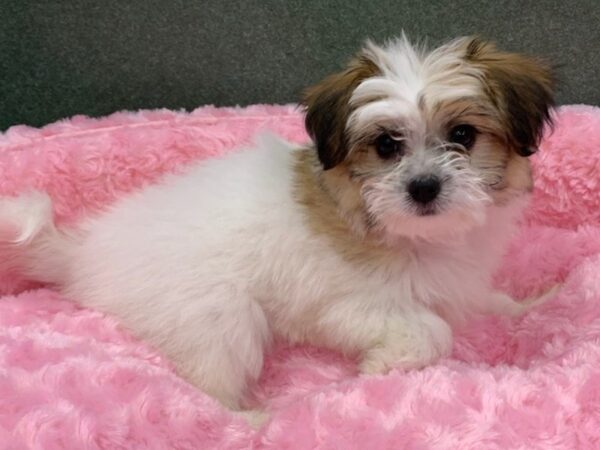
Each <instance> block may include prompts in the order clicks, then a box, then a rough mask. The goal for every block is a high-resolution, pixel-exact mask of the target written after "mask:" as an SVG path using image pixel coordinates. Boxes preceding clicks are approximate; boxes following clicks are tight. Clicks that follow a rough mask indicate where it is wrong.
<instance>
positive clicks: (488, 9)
mask: <svg viewBox="0 0 600 450" xmlns="http://www.w3.org/2000/svg"><path fill="white" fill-rule="evenodd" d="M0 23H1V25H0V129H5V128H6V127H8V126H9V125H11V124H15V123H27V124H31V125H42V124H45V123H48V122H51V121H54V120H56V119H59V118H62V117H67V116H71V115H73V114H89V115H94V116H97V115H103V114H108V113H110V112H113V111H116V110H121V109H138V108H158V107H167V108H187V109H190V108H194V107H196V106H198V105H202V104H207V103H212V104H217V105H233V104H249V103H284V102H292V101H296V100H297V98H298V95H299V93H300V91H301V89H302V88H303V87H304V86H306V85H307V84H309V83H312V82H314V81H316V80H318V79H319V78H320V77H322V76H323V75H325V74H326V73H328V72H330V71H333V70H335V69H336V68H338V67H340V65H341V64H343V62H344V61H345V60H347V59H348V58H349V57H350V56H351V55H352V53H354V51H355V50H356V49H357V47H358V46H359V45H360V43H361V42H362V41H363V40H364V39H365V38H366V37H372V38H374V39H376V40H381V39H383V38H386V37H389V36H393V35H396V34H398V33H399V32H400V31H401V30H402V29H404V30H406V31H407V33H408V34H409V36H411V37H419V38H423V37H426V38H428V39H429V41H430V42H431V43H439V42H440V41H442V40H445V39H447V38H449V37H455V36H459V35H464V34H470V33H478V34H481V35H483V36H485V37H489V38H493V39H495V40H497V41H498V42H499V43H500V44H501V45H503V46H504V47H505V48H508V49H512V50H519V51H525V52H529V53H532V54H539V55H542V56H545V57H547V58H548V59H550V60H552V61H553V62H555V63H556V64H558V65H559V66H560V68H559V77H560V79H561V87H560V91H559V93H558V101H559V103H588V104H600V83H599V80H598V73H599V72H600V70H599V69H600V27H599V25H598V24H600V1H599V0H578V1H560V0H557V1H553V0H537V1H507V0H503V1H494V0H489V1H478V0H457V1H442V0H437V1H412V2H411V1H392V0H376V1H375V0H372V1H367V0H364V1H363V0H331V1H318V0H262V1H261V0H243V1H242V0H240V1H237V2H232V1H226V0H214V1H213V0H205V1H184V0H98V1H91V0H71V1H66V0H54V1H51V0H44V1H42V0H38V1H35V0H0Z"/></svg>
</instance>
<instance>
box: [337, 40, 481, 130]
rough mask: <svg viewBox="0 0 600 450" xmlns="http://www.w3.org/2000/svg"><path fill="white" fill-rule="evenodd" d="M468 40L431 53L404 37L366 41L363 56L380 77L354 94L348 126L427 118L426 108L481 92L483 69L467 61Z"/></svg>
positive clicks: (367, 83) (370, 79)
mask: <svg viewBox="0 0 600 450" xmlns="http://www.w3.org/2000/svg"><path fill="white" fill-rule="evenodd" d="M467 43H468V40H467V39H466V38H462V39H457V40H455V41H452V42H450V43H448V44H446V45H444V46H442V47H438V48H437V49H435V50H433V51H431V52H427V51H425V50H424V49H423V48H422V47H419V46H414V45H412V44H411V43H410V42H409V41H408V39H407V38H406V37H405V36H402V37H401V38H400V39H397V40H395V41H392V42H390V43H388V44H387V45H386V46H384V47H378V46H376V45H375V44H373V43H370V42H369V43H367V46H366V48H365V49H364V51H363V54H364V55H365V56H366V57H367V58H369V59H370V60H371V61H373V63H375V64H376V65H377V67H378V68H379V69H380V72H381V75H379V76H376V77H371V78H368V79H366V80H364V81H363V82H362V83H360V84H359V85H358V87H357V88H356V89H355V90H354V92H353V93H352V96H351V98H350V104H351V105H353V106H355V107H356V109H355V110H354V112H353V113H352V114H351V115H350V117H349V120H348V124H347V126H348V128H350V129H353V130H359V129H361V128H365V127H367V126H369V125H372V124H373V123H375V122H378V121H380V120H386V121H388V122H389V121H390V120H397V121H398V122H400V123H403V122H406V121H414V120H415V119H418V120H422V115H423V113H426V111H423V107H425V109H427V108H430V107H431V106H432V105H434V104H436V103H439V102H443V101H451V100H455V99H458V98H465V97H476V96H479V95H481V94H482V92H481V78H482V73H481V71H480V70H479V69H478V68H476V67H474V66H472V65H470V64H469V63H468V62H467V61H465V49H466V46H467Z"/></svg>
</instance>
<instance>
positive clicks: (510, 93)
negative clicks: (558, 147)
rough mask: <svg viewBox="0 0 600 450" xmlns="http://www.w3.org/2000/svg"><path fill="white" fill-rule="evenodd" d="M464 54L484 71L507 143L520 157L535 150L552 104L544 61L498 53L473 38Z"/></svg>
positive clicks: (491, 45) (489, 93) (551, 80)
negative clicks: (505, 131) (504, 130)
mask: <svg viewBox="0 0 600 450" xmlns="http://www.w3.org/2000/svg"><path fill="white" fill-rule="evenodd" d="M465 55H466V56H465V58H466V60H467V61H468V62H470V63H471V64H474V65H475V66H476V67H478V68H480V69H482V71H483V73H484V87H485V90H486V95H487V96H488V97H489V99H490V101H491V102H492V103H493V104H494V105H495V107H496V108H497V109H498V110H499V111H500V114H501V120H502V123H503V126H504V127H505V129H506V130H507V133H506V140H507V143H508V144H509V145H510V146H511V147H512V148H513V149H514V150H515V151H516V152H517V153H519V154H520V155H522V156H529V155H530V154H531V153H533V152H535V150H536V147H537V146H538V144H539V141H540V139H541V136H542V132H543V129H544V125H545V124H546V123H549V122H550V121H551V118H550V109H551V108H552V106H553V105H554V98H553V88H554V79H553V76H552V73H551V70H550V67H549V66H548V64H546V63H545V62H543V61H541V60H538V59H534V58H531V57H528V56H524V55H519V54H515V53H506V52H501V51H499V50H497V49H496V47H495V46H494V45H493V44H491V43H488V42H484V41H482V40H480V39H477V38H474V39H472V40H471V41H470V42H468V45H467V48H466V50H465Z"/></svg>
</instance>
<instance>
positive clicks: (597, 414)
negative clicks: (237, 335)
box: [0, 106, 600, 450]
mask: <svg viewBox="0 0 600 450" xmlns="http://www.w3.org/2000/svg"><path fill="white" fill-rule="evenodd" d="M265 128H268V129H271V130H273V131H275V132H277V133H278V134H280V135H282V136H284V137H286V138H288V139H290V140H293V141H297V142H304V141H306V139H307V137H306V135H305V132H304V130H303V126H302V117H301V114H300V112H298V111H297V110H296V109H295V108H294V107H293V106H280V107H277V106H252V107H249V108H245V109H227V108H223V109H218V108H212V107H206V108H200V109H198V110H196V111H194V112H192V113H177V112H171V111H166V110H161V111H142V112H138V113H117V114H113V115H111V116H109V117H107V118H103V119H89V118H85V117H74V118H72V119H70V120H67V121H62V122H59V123H55V124H52V125H49V126H47V127H44V128H42V129H33V128H28V127H22V126H19V127H13V128H11V129H10V130H9V131H8V132H6V133H5V134H4V135H0V193H1V194H14V193H17V192H21V191H24V190H26V189H28V188H32V187H36V188H41V189H45V190H47V191H49V192H50V194H51V195H52V197H53V198H54V200H55V205H56V211H55V212H56V216H57V218H58V220H59V221H61V222H63V223H64V222H76V221H77V220H79V219H80V218H81V217H83V216H84V215H86V214H89V213H91V212H93V211H96V210H99V209H101V208H102V207H104V206H106V205H107V204H109V203H110V202H111V201H113V200H114V199H116V198H118V197H119V196H122V195H124V194H125V193H126V192H128V191H131V190H132V189H136V188H139V187H141V186H143V185H145V184H148V183H152V182H154V181H155V180H157V179H158V178H159V177H160V176H161V175H162V174H163V173H166V172H172V171H177V170H180V169H181V168H182V167H184V166H185V165H186V164H188V163H189V162H190V161H193V160H198V159H201V158H207V157H211V156H213V155H217V154H221V153H223V152H227V151H230V150H231V149H233V148H234V147H235V146H236V145H239V144H240V143H242V142H247V141H248V140H250V139H251V137H252V136H253V135H254V134H255V133H256V132H257V131H258V130H260V129H265ZM532 161H533V163H534V167H535V173H536V177H537V184H536V190H535V195H534V199H533V203H532V206H531V208H530V209H529V210H528V213H527V216H526V218H525V220H524V225H523V227H522V228H521V231H520V233H519V235H518V236H516V237H515V239H514V242H513V244H512V247H511V249H510V251H509V254H508V256H507V258H506V260H505V263H504V265H503V267H502V268H501V270H500V271H499V273H498V274H497V283H498V286H499V287H501V288H502V289H505V290H506V291H508V292H511V293H512V294H513V295H515V296H517V297H523V296H526V295H530V294H533V293H536V292H539V291H541V290H543V289H545V288H547V287H549V286H550V285H552V284H554V283H555V282H557V281H560V282H562V283H564V285H563V289H562V291H561V292H560V294H559V295H558V296H557V297H556V298H554V299H553V300H551V301H550V302H548V303H547V304H545V305H542V306H540V307H539V308H537V309H536V310H534V311H532V312H531V313H530V314H528V315H526V316H525V317H522V318H518V319H508V318H481V319H478V320H474V321H472V322H471V323H469V324H468V325H466V326H464V327H463V328H462V329H460V330H456V342H455V346H454V353H453V355H452V358H449V359H447V360H444V361H441V362H440V363H439V364H436V365H435V366H432V367H429V368H427V369H425V370H422V371H414V372H408V373H403V372H401V371H393V372H392V373H390V374H388V375H386V376H369V377H366V376H359V375H357V373H356V367H355V363H354V362H353V361H348V360H345V359H343V358H342V357H340V356H339V355H336V354H335V353H332V352H328V351H325V350H320V349H314V348H304V347H297V348H286V347H281V348H278V349H276V350H275V351H274V352H273V354H271V355H270V356H269V358H268V359H267V362H266V367H265V370H264V373H263V376H262V379H261V381H260V383H259V385H258V386H257V387H256V389H255V390H254V396H255V397H256V401H257V402H259V403H262V404H265V405H268V406H269V407H270V408H271V410H272V418H271V420H270V421H269V422H268V423H266V424H265V425H264V426H263V428H262V429H260V430H258V431H254V430H252V429H251V428H250V427H249V426H248V425H246V423H245V422H244V421H243V420H241V419H240V418H237V417H234V416H233V415H231V414H230V413H229V412H227V411H225V410H223V409H222V408H221V407H220V406H219V405H218V404H217V403H216V402H215V401H213V400H212V399H210V398H209V397H207V396H206V395H204V394H203V393H202V392H199V391H198V390H197V389H195V388H194V387H192V386H190V385H189V384H187V383H186V382H185V381H183V380H182V379H180V378H179V377H177V376H176V375H175V373H174V371H173V368H172V366H171V365H170V364H169V362H168V361H166V360H165V359H164V358H162V357H161V356H160V354H159V352H157V351H156V350H154V349H151V348H149V347H148V346H146V345H145V344H144V343H143V342H139V341H138V340H136V339H134V338H132V337H131V336H130V335H128V334H127V333H126V332H125V331H123V330H121V329H120V328H119V326H118V323H117V320H116V319H114V318H111V317H106V316H105V315H103V314H101V313H99V312H96V311H90V310H86V309H82V308H79V307H77V306H76V305H75V304H74V303H71V302H69V301H67V300H66V299H62V298H59V296H58V295H57V294H56V293H54V292H52V291H51V290H48V289H44V288H36V289H30V290H27V291H24V289H25V288H31V287H33V286H32V285H29V284H27V283H24V282H20V281H16V279H15V277H14V274H6V273H4V274H0V290H1V292H3V293H4V294H5V296H4V297H3V298H2V299H0V448H1V449H23V448H32V449H46V450H51V449H59V448H67V449H75V448H76V449H126V448H128V449H129V448H136V449H141V448H148V449H150V448H151V449H163V448H164V449H200V448H219V449H236V448H237V449H242V448H243V449H245V448H256V449H263V448H265V449H266V448H270V449H287V448H290V449H292V448H293V449H309V448H310V449H314V448H319V449H367V448H369V449H397V448H407V449H426V448H436V449H471V448H472V449H480V448H486V449H506V448H522V449H553V448H556V449H575V448H582V449H594V448H600V109H598V108H594V107H588V106H568V107H562V108H560V109H559V111H558V113H557V121H556V128H555V130H554V132H553V133H552V134H551V135H548V136H546V138H545V140H544V142H543V144H542V146H541V151H540V153H539V154H538V155H535V156H534V157H532Z"/></svg>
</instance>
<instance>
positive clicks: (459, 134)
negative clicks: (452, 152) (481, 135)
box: [448, 125, 477, 150]
mask: <svg viewBox="0 0 600 450" xmlns="http://www.w3.org/2000/svg"><path fill="white" fill-rule="evenodd" d="M476 137H477V130H476V129H475V127H472V126H471V125H457V126H455V127H454V128H452V129H451V130H450V135H449V136H448V140H449V141H450V142H453V143H455V144H459V145H462V146H463V147H464V148H466V149H467V150H469V149H470V148H471V147H473V144H475V138H476Z"/></svg>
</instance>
